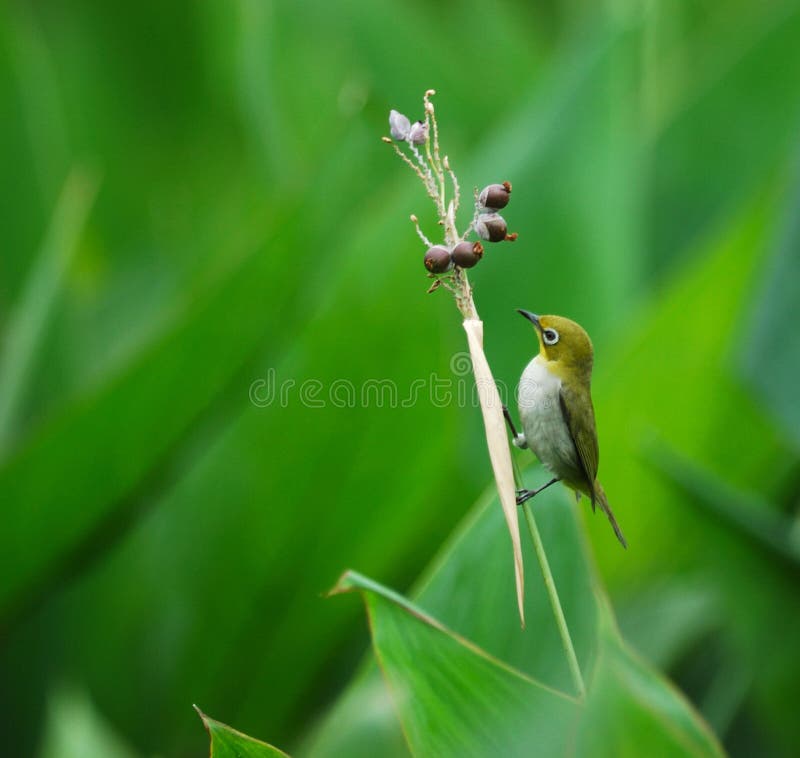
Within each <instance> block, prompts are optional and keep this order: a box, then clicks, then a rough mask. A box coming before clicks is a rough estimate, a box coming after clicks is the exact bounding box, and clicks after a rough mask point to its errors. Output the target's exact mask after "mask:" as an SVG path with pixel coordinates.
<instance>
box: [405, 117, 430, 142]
mask: <svg viewBox="0 0 800 758" xmlns="http://www.w3.org/2000/svg"><path fill="white" fill-rule="evenodd" d="M408 141H409V142H413V143H414V144H415V145H424V144H425V143H426V142H427V141H428V125H427V124H426V123H425V122H424V121H415V122H414V123H413V124H412V125H411V131H409V133H408Z"/></svg>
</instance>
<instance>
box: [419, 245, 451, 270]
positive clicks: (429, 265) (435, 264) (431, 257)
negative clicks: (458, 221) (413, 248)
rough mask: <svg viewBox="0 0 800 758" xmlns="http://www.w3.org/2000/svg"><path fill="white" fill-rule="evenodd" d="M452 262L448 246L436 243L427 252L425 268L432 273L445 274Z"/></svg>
mask: <svg viewBox="0 0 800 758" xmlns="http://www.w3.org/2000/svg"><path fill="white" fill-rule="evenodd" d="M450 263H451V260H450V251H449V250H448V249H447V248H446V247H442V246H441V245H434V246H433V247H431V248H429V249H428V251H427V252H426V253H425V268H426V269H428V271H430V272H431V273H432V274H443V273H444V272H445V271H447V269H449V268H450Z"/></svg>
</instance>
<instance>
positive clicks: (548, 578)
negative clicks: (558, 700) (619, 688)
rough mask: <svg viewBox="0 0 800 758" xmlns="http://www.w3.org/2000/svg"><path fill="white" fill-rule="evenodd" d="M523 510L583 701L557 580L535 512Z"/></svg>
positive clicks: (581, 680)
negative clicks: (537, 524) (551, 569)
mask: <svg viewBox="0 0 800 758" xmlns="http://www.w3.org/2000/svg"><path fill="white" fill-rule="evenodd" d="M522 510H523V512H524V513H525V521H526V522H527V523H528V531H529V532H530V533H531V539H532V540H533V547H534V549H535V550H536V557H537V558H538V559H539V566H540V567H541V569H542V577H543V578H544V586H545V588H546V589H547V595H548V597H549V598H550V605H551V607H552V608H553V615H554V616H555V619H556V626H557V627H558V633H559V635H560V636H561V645H562V647H563V648H564V654H565V655H566V656H567V663H568V664H569V671H570V674H572V682H573V684H574V685H575V689H577V690H578V697H579V698H580V699H581V700H583V699H584V698H585V697H586V685H585V684H584V683H583V676H582V675H581V669H580V666H579V665H578V656H577V655H575V646H574V645H573V644H572V637H571V636H570V634H569V627H568V626H567V619H566V618H565V617H564V610H563V609H562V607H561V600H559V597H558V589H557V587H556V583H555V580H554V579H553V574H552V572H551V571H550V563H549V562H548V560H547V553H545V551H544V544H543V543H542V538H541V536H540V534H539V529H538V527H537V526H536V519H534V517H533V511H532V510H531V507H530V505H529V503H528V502H525V503H523V504H522Z"/></svg>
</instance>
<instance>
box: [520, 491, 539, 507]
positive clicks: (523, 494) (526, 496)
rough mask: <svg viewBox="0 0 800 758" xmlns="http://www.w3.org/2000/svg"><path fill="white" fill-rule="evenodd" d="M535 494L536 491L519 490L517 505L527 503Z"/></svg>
mask: <svg viewBox="0 0 800 758" xmlns="http://www.w3.org/2000/svg"><path fill="white" fill-rule="evenodd" d="M535 494H536V490H517V505H522V504H523V503H527V502H528V500H530V499H531V498H532V497H533V496H534V495H535Z"/></svg>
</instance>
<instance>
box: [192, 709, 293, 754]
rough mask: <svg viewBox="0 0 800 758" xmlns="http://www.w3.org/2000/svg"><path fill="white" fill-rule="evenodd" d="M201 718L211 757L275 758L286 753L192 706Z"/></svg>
mask: <svg viewBox="0 0 800 758" xmlns="http://www.w3.org/2000/svg"><path fill="white" fill-rule="evenodd" d="M194 708H195V710H196V711H197V714H198V715H199V716H200V718H201V719H202V720H203V725H204V726H205V728H206V730H207V731H208V736H209V737H210V739H211V758H276V756H284V758H287V753H284V752H283V750H278V748H276V747H273V746H272V745H268V744H267V743H266V742H261V741H260V740H257V739H255V738H254V737H248V736H247V735H246V734H242V733H241V732H238V731H236V729H233V728H232V727H229V726H228V725H227V724H223V723H222V722H221V721H216V720H214V719H212V718H211V717H210V716H206V714H205V713H203V712H202V711H201V710H200V709H199V708H198V707H197V706H195V707H194Z"/></svg>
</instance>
